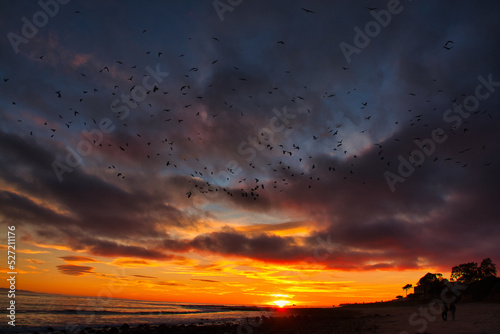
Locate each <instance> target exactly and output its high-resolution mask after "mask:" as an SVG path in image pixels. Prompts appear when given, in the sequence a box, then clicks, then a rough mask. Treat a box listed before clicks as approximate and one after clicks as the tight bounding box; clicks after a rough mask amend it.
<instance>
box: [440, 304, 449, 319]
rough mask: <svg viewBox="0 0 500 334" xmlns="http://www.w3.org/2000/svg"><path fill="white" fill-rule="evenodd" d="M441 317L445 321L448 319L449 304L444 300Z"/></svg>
mask: <svg viewBox="0 0 500 334" xmlns="http://www.w3.org/2000/svg"><path fill="white" fill-rule="evenodd" d="M441 317H442V318H443V320H444V321H448V306H447V305H446V303H444V302H443V313H441Z"/></svg>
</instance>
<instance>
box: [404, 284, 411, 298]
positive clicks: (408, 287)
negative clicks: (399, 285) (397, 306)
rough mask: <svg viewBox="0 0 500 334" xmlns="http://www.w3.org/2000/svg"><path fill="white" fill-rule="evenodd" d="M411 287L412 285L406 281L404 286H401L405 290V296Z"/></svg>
mask: <svg viewBox="0 0 500 334" xmlns="http://www.w3.org/2000/svg"><path fill="white" fill-rule="evenodd" d="M411 288H413V285H412V284H410V283H408V284H406V285H405V286H404V287H403V290H405V292H406V297H408V290H410V289H411Z"/></svg>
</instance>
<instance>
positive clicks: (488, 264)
mask: <svg viewBox="0 0 500 334" xmlns="http://www.w3.org/2000/svg"><path fill="white" fill-rule="evenodd" d="M479 276H480V277H481V278H485V277H490V276H493V277H496V276H497V268H496V267H495V264H494V263H493V261H491V259H490V258H489V257H487V258H486V259H484V260H483V261H481V265H480V266H479Z"/></svg>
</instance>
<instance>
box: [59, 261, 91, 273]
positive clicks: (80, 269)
mask: <svg viewBox="0 0 500 334" xmlns="http://www.w3.org/2000/svg"><path fill="white" fill-rule="evenodd" d="M57 269H58V270H59V271H61V273H62V274H65V275H72V276H83V275H85V274H94V273H95V272H94V268H93V267H87V266H78V265H75V264H62V265H59V266H57Z"/></svg>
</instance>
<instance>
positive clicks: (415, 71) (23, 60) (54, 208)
mask: <svg viewBox="0 0 500 334" xmlns="http://www.w3.org/2000/svg"><path fill="white" fill-rule="evenodd" d="M388 4H389V2H387V1H375V2H373V1H371V2H330V1H321V2H314V3H310V4H309V3H308V4H307V5H306V4H304V3H302V2H299V1H292V2H282V1H267V2H265V3H262V2H250V1H245V2H243V3H242V4H241V5H239V6H237V7H235V8H234V10H233V11H228V12H225V13H224V20H223V21H221V20H220V17H219V15H218V14H217V12H216V11H215V9H214V8H213V6H212V3H211V2H207V3H206V4H205V5H200V4H198V3H197V2H185V3H183V4H173V3H172V4H161V5H160V4H155V5H153V4H150V3H146V4H141V5H140V6H139V5H137V4H136V3H134V2H121V3H120V4H115V3H105V4H98V5H97V4H91V3H80V2H71V3H70V4H68V5H67V6H62V7H61V9H60V13H59V14H58V15H57V16H55V17H54V18H51V20H50V22H49V24H48V25H47V26H46V27H43V28H40V31H39V32H38V34H37V36H35V37H34V38H33V39H31V40H30V41H29V43H27V44H25V45H21V46H20V53H19V54H15V53H14V52H12V50H11V46H10V43H9V42H8V40H7V39H6V38H4V39H3V40H2V42H1V43H2V52H0V60H1V63H2V64H4V65H2V66H1V67H0V74H1V76H2V77H0V94H1V96H2V102H1V103H0V106H1V107H2V112H1V113H0V120H1V124H0V153H1V155H0V164H1V167H0V179H1V180H2V181H4V182H3V184H4V186H2V189H1V192H0V201H1V204H2V208H1V215H2V216H3V217H4V218H5V220H6V221H8V222H13V221H19V222H21V223H22V224H26V225H27V226H30V227H31V229H30V234H31V235H30V237H31V238H32V239H33V240H35V241H40V242H43V241H46V242H49V241H51V242H52V243H53V242H54V241H55V240H59V242H61V240H68V241H71V244H70V246H72V247H75V249H76V248H78V249H86V250H88V251H89V252H90V253H91V254H93V255H96V256H97V255H102V256H109V257H119V256H127V257H138V258H147V259H156V260H169V259H172V258H173V257H174V256H175V255H172V254H167V253H163V251H162V250H163V249H165V250H167V251H170V252H174V253H175V252H187V251H189V250H192V251H197V252H209V253H213V254H220V255H224V256H239V257H248V258H253V259H259V260H265V261H277V262H303V261H307V260H304V259H307V258H310V257H314V254H315V252H316V253H318V252H321V254H328V256H326V257H322V261H321V262H322V263H323V264H324V265H325V266H326V267H328V268H336V269H343V270H353V269H370V270H372V269H396V268H400V269H406V268H418V267H419V266H423V265H426V264H433V265H443V266H449V265H455V264H456V263H457V261H462V259H465V258H471V259H472V258H478V257H481V256H482V257H486V256H491V255H492V254H498V251H499V249H498V246H497V245H496V243H495V241H494V236H495V235H497V234H498V227H497V226H499V225H498V217H499V215H498V209H497V206H496V204H495V202H494V199H495V198H497V197H498V185H499V184H500V180H499V178H498V175H497V173H496V170H498V166H499V164H500V161H499V158H498V154H497V152H498V149H499V147H498V145H499V144H498V143H499V142H500V141H499V140H498V131H497V128H498V126H499V125H500V124H499V121H498V120H499V119H500V118H499V116H498V113H497V111H496V109H497V108H496V106H497V105H498V101H499V98H500V97H499V95H498V93H499V92H500V90H499V87H498V86H494V87H493V88H494V90H489V91H488V92H489V93H491V94H490V96H488V98H483V99H480V100H479V106H478V108H477V109H476V110H474V111H473V112H471V113H470V115H469V116H467V117H464V116H461V118H460V121H461V123H460V124H459V125H457V124H458V123H456V122H455V121H449V120H447V119H446V117H445V116H444V115H445V113H446V110H447V109H449V108H452V109H453V108H455V107H456V105H458V104H463V103H465V102H464V98H466V97H467V96H469V95H470V96H473V95H475V94H476V87H477V85H478V84H480V83H481V81H480V80H478V77H479V76H482V77H483V78H488V75H490V74H491V76H492V78H493V79H492V80H493V81H494V82H498V81H500V68H499V65H498V62H497V60H496V59H497V58H498V54H499V50H498V48H499V46H498V44H497V43H494V41H495V40H498V37H499V34H500V33H499V31H500V30H499V29H498V20H497V17H498V14H499V13H500V7H499V6H498V4H496V2H493V1H486V2H484V3H482V5H481V6H478V5H477V4H474V3H473V2H468V1H458V2H454V3H453V6H450V5H449V4H447V3H432V4H429V3H423V2H415V1H412V2H409V1H401V2H400V6H401V8H402V9H401V11H400V12H399V13H398V14H393V15H392V16H391V21H390V23H388V24H387V26H386V27H381V29H380V32H379V33H378V34H376V36H372V37H371V38H370V42H369V44H367V45H366V46H365V47H359V49H360V52H359V53H353V54H352V55H351V58H352V59H351V61H350V62H348V61H347V60H346V58H345V55H344V54H343V53H342V50H341V49H340V47H339V45H340V43H342V42H345V43H349V44H351V45H355V38H356V31H355V30H354V28H355V27H359V28H360V29H361V30H362V31H365V27H366V24H367V23H369V22H371V21H375V20H376V19H375V16H374V15H375V14H376V13H379V14H380V11H382V10H387V7H388ZM35 7H36V6H35V5H33V7H31V8H27V7H25V6H21V5H12V6H10V5H9V8H8V10H7V9H6V13H7V14H5V15H6V17H7V16H8V17H10V19H8V20H2V21H1V22H2V23H0V25H1V26H0V27H1V28H2V31H5V32H8V31H18V30H19V28H20V24H22V22H21V21H20V19H19V18H20V17H22V16H24V15H28V14H29V13H31V12H33V11H35V10H39V8H38V7H36V8H35ZM303 7H306V8H308V9H311V10H312V11H313V12H314V13H306V12H305V11H303V10H301V8H303ZM367 7H377V8H378V9H377V11H375V12H373V11H370V10H368V9H367ZM75 10H79V11H80V12H81V13H82V14H81V15H77V14H75V13H74V11H75ZM26 13H28V14H26ZM28 16H29V15H28ZM109 17H114V18H116V20H112V21H110V20H109ZM122 21H123V22H127V23H126V24H121V23H120V22H122ZM144 30H146V31H145V32H144ZM75 36H76V37H75ZM448 40H453V43H452V45H453V47H452V48H451V49H450V50H446V49H445V48H443V45H444V44H445V43H446V42H447V41H448ZM278 42H282V43H278ZM41 55H43V56H44V57H43V59H40V58H39V57H40V56H41ZM117 61H119V62H121V63H122V64H121V63H118V62H117ZM157 65H158V66H160V68H161V70H162V71H165V72H169V75H168V76H167V77H165V78H163V80H162V81H161V82H157V83H156V88H154V89H153V88H151V89H148V90H149V91H148V93H146V94H145V95H144V98H140V99H139V100H140V101H135V102H134V101H131V100H130V99H131V98H133V96H135V99H136V100H137V95H134V94H132V92H133V87H141V86H143V85H144V84H143V80H144V78H145V75H151V73H150V72H148V70H147V68H148V67H149V68H155V66H157ZM104 67H107V68H108V69H109V72H108V71H107V70H104ZM101 70H102V71H101ZM82 73H83V75H82ZM1 79H8V80H1ZM116 86H118V87H116ZM187 86H189V88H188V87H187ZM58 91H59V92H60V93H61V97H60V98H59V97H58V93H56V92H58ZM84 91H85V93H84ZM482 92H483V93H484V92H487V90H485V89H484V86H483V89H482ZM12 102H14V103H15V104H13V103H12ZM469 102H470V101H469ZM112 105H114V106H115V107H116V108H112V107H111V106H112ZM284 108H286V109H287V110H288V111H289V113H290V114H291V115H292V116H293V117H291V118H288V119H287V118H283V113H284ZM119 110H121V111H120V112H118V111H119ZM276 111H277V112H276ZM278 114H279V115H281V116H278ZM454 116H456V114H454ZM105 118H107V119H109V120H111V122H112V126H113V130H111V131H110V132H109V133H100V134H99V135H96V133H99V132H98V130H99V123H100V121H101V120H102V119H105ZM45 123H47V125H45ZM436 128H440V129H443V138H444V136H446V139H443V140H442V142H440V143H437V142H434V149H433V150H432V153H431V154H429V155H428V156H427V155H423V157H424V160H423V161H421V162H420V163H419V164H420V165H421V166H420V167H415V166H414V169H415V170H414V171H412V172H411V173H409V174H411V175H408V176H404V182H397V183H396V184H395V187H393V188H394V189H393V190H394V191H391V186H390V184H389V183H390V182H389V183H388V181H387V177H386V175H387V174H386V173H387V172H390V173H392V175H399V174H400V173H399V170H398V169H400V164H401V159H404V160H406V161H409V160H411V157H412V154H411V153H412V152H415V150H421V148H419V145H420V144H418V143H422V142H424V141H426V142H428V140H429V139H430V138H431V139H432V133H433V131H434V129H436ZM51 129H54V130H55V131H54V130H51ZM278 129H280V130H278ZM96 131H97V132H96ZM89 133H90V134H91V135H90V136H89ZM89 138H90V139H89ZM93 140H95V141H96V143H93V144H95V145H92V141H93ZM415 141H417V143H416V142H415ZM82 142H83V143H89V144H90V145H92V146H90V147H92V153H91V154H88V155H85V156H83V154H81V155H82V157H81V158H82V160H81V162H80V163H79V164H78V165H77V166H76V167H71V168H70V169H71V171H70V172H67V173H65V174H64V175H63V182H59V180H58V178H57V176H56V175H55V173H54V170H53V168H52V164H53V162H54V161H58V162H60V163H61V164H67V161H66V160H65V159H66V157H67V155H68V147H69V148H71V149H73V150H75V151H77V150H78V147H79V146H78V145H82V144H81V143H82ZM120 147H121V148H120ZM80 153H81V152H80ZM417 154H418V152H417ZM123 177H125V178H123ZM40 199H43V200H44V201H45V202H44V203H41V201H40ZM220 208H223V209H224V210H227V211H228V212H229V211H230V212H234V213H236V214H239V215H245V214H248V213H250V214H251V213H266V214H268V215H274V214H276V215H281V214H283V215H286V216H289V217H294V218H293V219H296V220H307V221H311V222H313V223H314V225H313V227H311V232H310V234H309V235H307V236H301V237H296V236H294V237H287V236H281V235H280V236H278V235H275V234H273V233H277V231H279V229H278V230H273V229H267V230H266V231H267V232H268V233H267V234H258V233H257V232H255V231H254V233H250V232H251V231H252V230H251V229H248V231H249V232H246V233H243V232H236V231H234V230H228V231H226V230H224V231H216V232H206V231H205V230H204V228H205V227H206V226H205V225H203V222H202V221H203V218H204V217H211V218H215V219H217V210H218V209H220ZM193 212H194V213H193ZM296 216H297V217H296ZM253 223H255V224H259V223H262V222H260V221H255V222H253ZM170 229H178V230H180V231H183V230H187V231H190V232H192V231H197V230H198V231H199V234H198V235H197V236H195V237H192V238H191V239H186V238H184V237H178V238H175V237H172V236H171V235H170V234H169V233H168V231H169V230H170ZM257 231H258V230H257ZM271 232H272V233H271ZM148 240H153V241H151V242H150V243H149V245H150V247H148V248H145V247H143V246H139V245H138V244H140V243H142V244H144V241H148ZM318 240H322V241H321V242H320V241H318ZM325 240H331V242H332V244H333V245H335V246H333V245H330V246H329V247H330V248H328V249H325V248H324V246H321V245H322V242H323V243H324V242H325ZM318 245H319V246H318ZM318 247H319V248H318ZM325 252H326V253H325Z"/></svg>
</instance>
